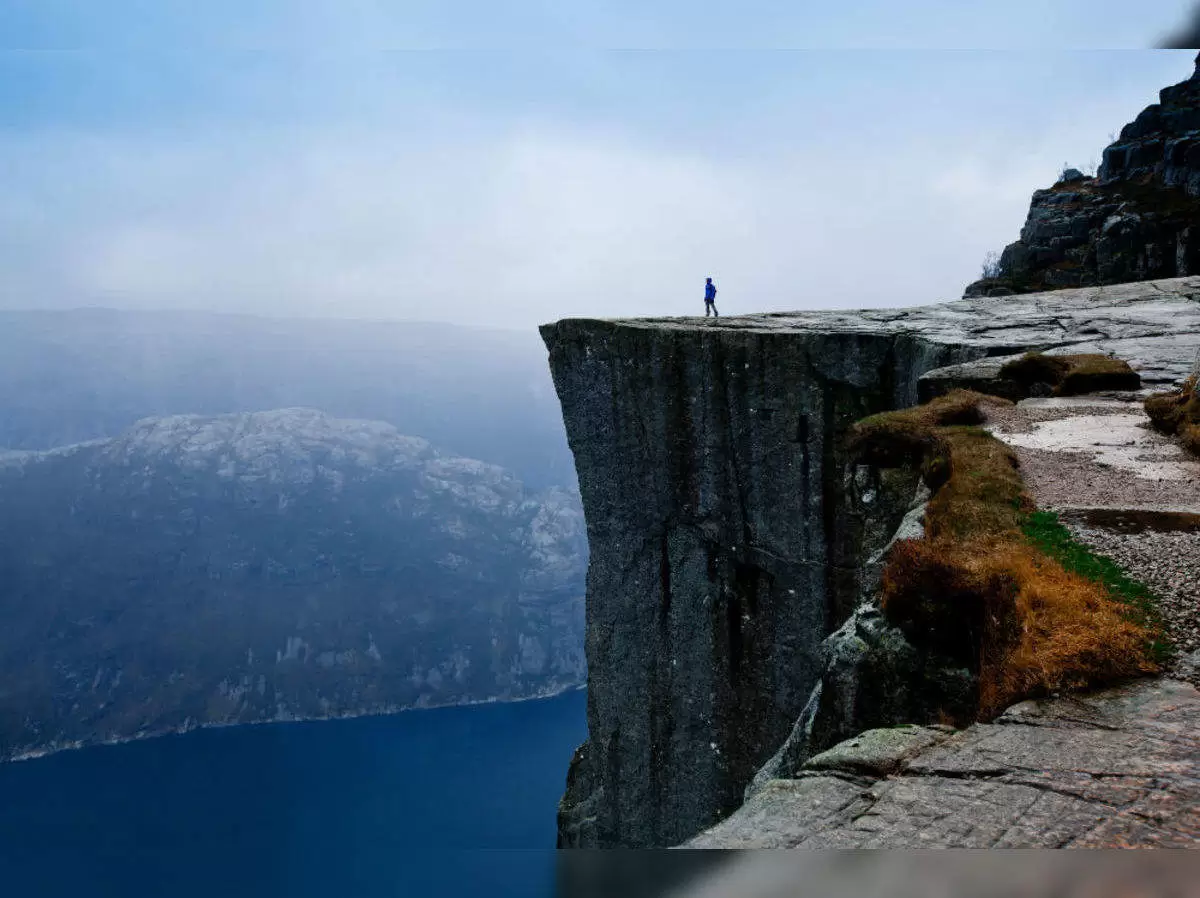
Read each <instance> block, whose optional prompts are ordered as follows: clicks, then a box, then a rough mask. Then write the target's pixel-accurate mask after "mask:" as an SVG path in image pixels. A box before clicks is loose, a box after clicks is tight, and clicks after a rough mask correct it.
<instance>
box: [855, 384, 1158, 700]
mask: <svg viewBox="0 0 1200 898" xmlns="http://www.w3.org/2000/svg"><path fill="white" fill-rule="evenodd" d="M1005 401H1006V400H1002V399H998V398H996V397H991V396H985V395H983V394H980V393H974V392H969V391H964V390H956V391H954V392H952V393H949V394H947V395H946V396H943V397H940V398H938V399H934V400H932V401H931V402H928V403H926V404H925V405H922V406H917V407H914V408H910V409H904V410H901V411H895V412H887V413H884V414H880V415H874V416H872V417H870V418H866V419H864V420H863V421H861V422H859V423H858V424H857V425H855V427H853V428H852V429H851V431H850V434H849V447H850V451H851V453H852V454H853V455H854V456H855V457H856V458H858V459H860V460H861V461H862V462H864V463H867V464H873V465H878V466H885V467H887V466H902V465H913V464H916V465H919V466H920V468H921V470H922V473H923V476H924V478H925V480H926V484H927V485H928V486H929V488H930V490H931V491H932V492H933V495H932V498H931V500H930V502H929V505H928V508H927V510H926V514H925V533H926V535H925V537H924V538H923V539H907V540H901V541H899V542H897V543H896V545H895V546H894V547H893V548H892V550H891V552H890V554H889V556H888V559H887V563H886V566H885V568H884V573H883V583H882V589H881V604H882V607H883V611H884V614H885V616H886V617H887V619H888V620H889V621H890V622H891V623H893V624H894V625H895V626H897V627H899V628H900V629H901V630H902V631H903V632H904V633H905V635H906V636H907V637H908V639H909V640H910V641H911V642H912V643H913V644H914V645H917V646H919V647H921V648H923V649H926V650H928V651H931V652H936V653H939V654H942V655H945V656H947V657H951V658H954V659H956V660H958V661H960V662H961V663H963V664H965V665H967V666H968V667H969V668H970V669H971V670H972V671H973V672H975V673H976V674H977V676H978V682H979V690H978V707H977V717H978V719H980V720H988V719H991V718H993V717H995V715H997V714H999V713H1000V712H1001V711H1002V710H1003V709H1004V708H1005V707H1007V706H1008V705H1010V704H1012V703H1013V702H1016V701H1019V700H1021V699H1025V698H1034V697H1039V696H1044V695H1048V694H1051V693H1054V692H1057V691H1060V690H1064V689H1081V688H1086V687H1092V686H1100V685H1104V684H1108V683H1112V682H1115V681H1117V680H1120V679H1123V678H1127V677H1131V676H1138V675H1143V674H1149V673H1154V672H1156V671H1157V669H1158V663H1157V660H1156V658H1160V657H1161V656H1162V645H1163V643H1162V636H1161V633H1160V631H1159V627H1158V625H1157V623H1156V622H1155V620H1154V615H1153V613H1152V605H1153V602H1152V597H1151V596H1150V595H1149V593H1148V591H1146V590H1145V589H1144V588H1135V589H1132V591H1131V590H1128V589H1127V590H1122V589H1121V588H1118V586H1119V585H1123V584H1129V583H1132V581H1129V580H1128V578H1125V579H1124V580H1123V581H1118V580H1117V579H1115V578H1114V577H1112V576H1111V574H1112V572H1111V571H1110V570H1109V568H1110V567H1111V565H1108V566H1106V565H1105V564H1104V563H1103V562H1102V561H1101V560H1098V559H1096V558H1095V557H1094V556H1091V554H1090V553H1089V552H1088V551H1087V550H1086V549H1084V548H1083V547H1082V546H1080V545H1078V544H1076V543H1074V542H1073V541H1072V540H1071V539H1070V536H1069V534H1068V533H1067V532H1066V530H1065V528H1061V526H1060V527H1059V529H1058V530H1055V531H1054V532H1053V539H1050V538H1048V535H1047V531H1048V530H1049V529H1052V528H1050V527H1049V524H1050V522H1048V521H1047V520H1046V519H1044V518H1042V517H1037V516H1035V514H1034V508H1033V503H1032V501H1031V499H1030V498H1029V496H1028V494H1027V493H1026V491H1025V487H1024V482H1023V480H1022V478H1021V474H1020V470H1019V466H1018V463H1017V459H1016V456H1015V455H1014V454H1013V453H1012V451H1011V450H1010V449H1009V448H1008V447H1007V446H1005V445H1004V444H1003V443H1002V442H1000V441H999V440H997V439H996V438H995V437H993V436H992V435H991V434H989V433H987V432H986V431H985V430H983V429H982V428H981V427H979V426H977V425H978V424H979V423H981V422H982V420H983V417H984V415H983V406H984V405H986V404H987V403H1004V402H1005ZM1085 559H1086V562H1085ZM1118 573H1119V572H1118ZM1135 599H1136V601H1134V600H1135ZM1143 600H1144V601H1143Z"/></svg>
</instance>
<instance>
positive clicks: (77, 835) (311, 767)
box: [0, 692, 586, 898]
mask: <svg viewBox="0 0 1200 898" xmlns="http://www.w3.org/2000/svg"><path fill="white" fill-rule="evenodd" d="M584 709H585V696H584V693H583V692H571V693H567V694H564V695H561V696H558V697H556V698H551V699H545V700H540V701H532V702H520V703H516V704H497V705H479V706H475V707H465V708H445V709H437V710H430V711H410V712H406V713H403V714H397V715H394V716H390V717H370V718H359V719H356V720H337V721H321V722H314V723H294V724H271V725H267V726H253V727H237V728H228V729H219V730H204V731H200V732H195V733H189V734H187V735H184V736H167V737H164V738H160V739H151V740H147V741H143V742H135V743H129V744H126V745H113V746H98V747H95V748H87V749H83V750H80V751H68V752H63V753H61V754H57V755H52V756H50V757H47V758H41V759H37V760H33V761H23V762H19V763H13V764H4V765H0V893H2V894H5V895H13V896H18V895H21V896H43V895H45V896H52V895H71V896H79V895H87V896H110V895H111V896H120V898H137V896H143V895H144V896H159V895H170V896H192V895H197V896H199V895H203V896H206V898H227V896H242V895H253V896H262V898H270V896H276V895H278V896H288V898H291V896H309V895H313V896H317V895H319V896H322V898H356V896H377V895H378V896H422V898H424V896H450V898H457V896H475V895H487V896H489V898H500V896H509V895H511V896H514V898H516V896H520V898H540V896H549V895H553V894H554V851H553V848H554V833H555V809H556V805H557V802H558V798H559V796H560V795H561V794H562V790H563V786H564V783H565V778H566V771H567V764H568V762H569V761H570V758H571V752H572V751H573V750H574V749H575V747H576V746H577V745H578V744H579V743H580V742H582V741H583V739H584V737H585V735H586V722H585V720H584V713H585V710H584Z"/></svg>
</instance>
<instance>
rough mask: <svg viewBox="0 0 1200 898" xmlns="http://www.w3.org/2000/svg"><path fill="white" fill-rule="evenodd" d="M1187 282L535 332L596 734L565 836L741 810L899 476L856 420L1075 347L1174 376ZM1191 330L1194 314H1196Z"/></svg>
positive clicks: (1191, 298)
mask: <svg viewBox="0 0 1200 898" xmlns="http://www.w3.org/2000/svg"><path fill="white" fill-rule="evenodd" d="M1197 297H1200V279H1181V280H1176V281H1168V282H1162V283H1159V284H1157V285H1132V286H1131V287H1129V288H1104V289H1103V290H1089V291H1065V292H1061V293H1055V294H1050V295H1044V294H1043V295H1033V296H1029V297H1013V298H1010V299H1007V300H1005V301H1003V302H995V301H988V300H964V301H959V302H955V303H947V304H945V305H941V306H931V307H927V308H923V309H912V310H892V311H877V312H859V313H832V312H831V313H794V314H787V315H762V316H750V317H743V318H722V319H719V321H705V320H703V319H690V320H689V319H670V320H632V321H598V320H567V321H561V322H559V323H557V324H553V325H547V326H546V327H544V328H543V329H542V334H543V337H544V339H545V341H546V344H547V347H548V348H549V358H550V366H551V369H552V372H553V375H554V381H555V385H556V387H557V390H558V394H559V398H560V400H561V402H562V407H563V416H564V419H565V422H566V426H567V434H568V438H569V441H570V444H571V448H572V451H573V452H574V454H575V460H576V467H577V471H578V474H579V483H580V490H581V493H582V496H583V502H584V512H585V516H586V519H587V530H588V540H589V544H590V552H591V558H590V564H589V569H588V583H587V590H588V595H587V629H586V651H587V658H588V728H589V740H588V742H587V743H585V744H584V745H583V746H582V747H581V748H580V749H579V751H578V752H577V753H576V756H575V758H574V759H573V761H572V765H571V772H570V774H569V779H568V788H567V794H566V795H565V796H564V799H563V802H562V805H561V808H560V819H559V840H560V844H561V845H563V846H585V847H596V846H615V845H623V846H653V845H671V844H677V843H679V842H681V841H683V840H684V839H686V838H688V837H689V836H691V835H693V834H694V833H696V832H698V831H700V830H701V829H703V828H706V827H707V826H710V825H711V824H712V823H713V822H715V821H716V820H718V819H721V818H722V817H724V816H726V815H728V814H729V813H731V812H732V811H733V810H735V809H736V808H737V807H738V806H739V805H740V804H741V803H742V796H743V790H744V789H745V787H746V786H747V785H748V784H749V783H750V781H751V779H752V778H753V776H754V774H755V772H756V771H757V770H758V769H759V767H760V766H762V765H763V763H764V762H766V761H767V760H768V759H769V758H770V757H771V755H772V754H773V753H774V752H775V751H776V749H778V748H779V747H780V745H781V744H782V743H783V742H784V740H785V739H786V738H787V736H788V734H789V733H790V732H791V731H792V728H793V725H794V724H795V723H796V721H797V718H798V717H799V716H800V714H801V712H802V710H803V708H804V706H805V703H806V702H807V700H808V699H809V697H810V693H811V691H812V688H813V686H814V684H815V683H816V682H817V680H818V679H819V678H820V677H821V676H822V672H823V665H824V658H823V657H822V653H821V649H820V645H821V642H822V640H823V639H824V638H825V637H826V636H828V635H829V634H830V633H831V632H832V631H833V630H834V629H836V628H837V627H838V626H839V625H840V624H841V623H842V622H843V621H845V620H846V619H847V617H848V616H849V615H850V613H851V612H852V611H853V610H854V608H855V606H856V605H857V603H858V600H859V598H860V590H861V586H862V581H861V568H862V563H863V561H864V560H865V557H866V556H867V555H868V554H869V553H870V552H872V551H873V550H874V549H876V548H878V547H879V546H881V545H882V544H883V542H885V541H886V539H887V538H888V537H889V536H890V535H891V533H892V532H893V531H894V530H895V528H896V526H897V525H898V524H899V521H900V519H901V518H902V517H903V515H904V513H905V511H906V510H907V508H908V505H909V502H910V500H911V499H912V496H913V492H914V488H915V486H916V484H915V481H914V482H912V483H886V482H883V481H881V480H880V479H879V478H880V477H882V475H881V474H880V473H879V472H873V471H869V470H864V469H848V467H847V464H846V459H845V456H844V453H843V449H842V436H843V433H844V431H845V429H846V427H847V426H848V425H849V424H850V423H851V422H853V421H854V420H856V419H858V418H860V417H862V416H864V415H866V414H870V413H872V412H875V411H878V410H881V409H886V408H893V407H898V406H902V405H907V404H911V403H913V402H915V401H916V399H917V396H918V380H919V378H920V376H921V375H922V374H924V373H926V372H929V371H931V370H932V369H935V368H940V367H942V366H949V365H954V364H957V363H962V362H967V361H970V360H973V359H981V358H984V357H987V356H992V355H1003V354H1009V353H1013V352H1018V351H1022V350H1024V349H1026V348H1029V347H1041V348H1048V347H1054V346H1061V345H1081V346H1086V347H1088V348H1089V349H1094V350H1099V351H1113V352H1117V353H1118V354H1121V355H1122V356H1123V357H1125V358H1129V359H1130V360H1131V361H1133V362H1134V363H1135V364H1137V365H1138V366H1139V367H1141V368H1142V371H1143V378H1144V380H1145V382H1146V383H1147V384H1153V383H1156V382H1168V381H1173V380H1177V379H1179V378H1180V377H1182V373H1183V372H1184V371H1186V367H1187V366H1188V365H1189V364H1190V363H1191V360H1192V358H1193V357H1194V356H1195V352H1196V348H1197V346H1198V345H1200V334H1198V333H1197V327H1196V325H1198V324H1200V320H1198V317H1197V311H1200V306H1198V304H1197ZM1188 322H1190V324H1189V323H1188Z"/></svg>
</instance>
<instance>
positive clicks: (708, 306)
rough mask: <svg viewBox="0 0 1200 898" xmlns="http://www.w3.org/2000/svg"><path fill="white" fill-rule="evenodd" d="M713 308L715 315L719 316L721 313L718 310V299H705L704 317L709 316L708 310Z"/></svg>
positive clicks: (715, 316)
mask: <svg viewBox="0 0 1200 898" xmlns="http://www.w3.org/2000/svg"><path fill="white" fill-rule="evenodd" d="M709 309H712V313H713V317H714V318H719V317H720V313H718V312H717V301H716V300H715V299H706V300H704V317H705V318H707V317H708V310H709Z"/></svg>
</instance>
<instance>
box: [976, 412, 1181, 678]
mask: <svg viewBox="0 0 1200 898" xmlns="http://www.w3.org/2000/svg"><path fill="white" fill-rule="evenodd" d="M987 423H988V428H989V429H990V430H991V431H992V432H993V433H994V434H995V435H996V437H997V438H999V439H1001V440H1004V441H1005V442H1007V443H1008V444H1009V445H1010V446H1011V447H1012V449H1013V451H1014V452H1015V453H1016V455H1017V458H1018V460H1019V461H1020V463H1021V473H1022V476H1023V477H1024V479H1025V485H1026V487H1027V489H1028V490H1029V492H1030V494H1031V495H1032V497H1033V499H1034V501H1035V502H1036V503H1037V504H1038V506H1039V507H1041V508H1045V509H1049V510H1055V511H1062V512H1064V515H1063V523H1064V524H1066V526H1067V527H1068V529H1069V530H1070V531H1071V533H1072V534H1073V535H1074V536H1075V538H1076V539H1078V540H1079V542H1081V543H1082V544H1083V545H1085V546H1087V547H1088V548H1089V549H1091V550H1092V551H1093V552H1096V553H1097V554H1100V555H1104V556H1106V557H1108V558H1110V559H1112V560H1113V561H1114V562H1115V563H1116V564H1117V565H1119V566H1120V567H1121V569H1122V570H1124V571H1125V572H1126V573H1127V574H1128V575H1129V576H1131V577H1133V578H1135V579H1137V580H1140V581H1141V582H1142V583H1144V584H1146V586H1148V587H1150V588H1151V589H1152V590H1153V591H1154V593H1155V594H1156V595H1157V596H1158V597H1159V598H1160V599H1161V606H1160V608H1161V612H1162V615H1163V621H1164V624H1165V626H1166V628H1167V631H1168V634H1169V635H1170V637H1171V639H1172V641H1173V642H1174V644H1175V647H1176V648H1177V649H1178V650H1179V652H1180V654H1183V653H1186V652H1190V651H1194V650H1196V649H1200V524H1197V521H1198V520H1200V519H1197V518H1195V517H1189V514H1188V513H1190V514H1191V515H1195V514H1198V513H1200V462H1197V461H1196V460H1195V459H1192V458H1190V457H1189V456H1187V455H1186V454H1185V453H1183V451H1182V449H1181V448H1180V447H1179V444H1178V442H1177V441H1174V440H1172V439H1170V438H1168V437H1164V436H1162V435H1161V434H1159V433H1156V432H1155V431H1153V430H1152V429H1151V428H1150V427H1149V419H1147V418H1146V417H1145V413H1144V412H1143V411H1142V408H1141V403H1140V402H1120V401H1113V400H1105V399H1096V398H1094V397H1081V398H1080V399H1077V400H1041V401H1037V400H1035V401H1027V402H1023V403H1020V404H1018V405H1017V406H1015V407H1009V408H996V409H989V410H988V422H987ZM1089 508H1090V509H1097V508H1098V509H1140V510H1141V511H1140V512H1138V513H1137V514H1138V515H1140V518H1141V520H1142V524H1143V526H1137V527H1129V526H1125V525H1122V524H1119V523H1118V522H1111V523H1100V524H1097V523H1096V520H1094V519H1089V517H1088V516H1087V515H1082V516H1081V515H1078V514H1074V513H1072V511H1073V510H1076V509H1089ZM1173 512H1183V513H1184V514H1173ZM1100 517H1101V518H1102V516H1100Z"/></svg>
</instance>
